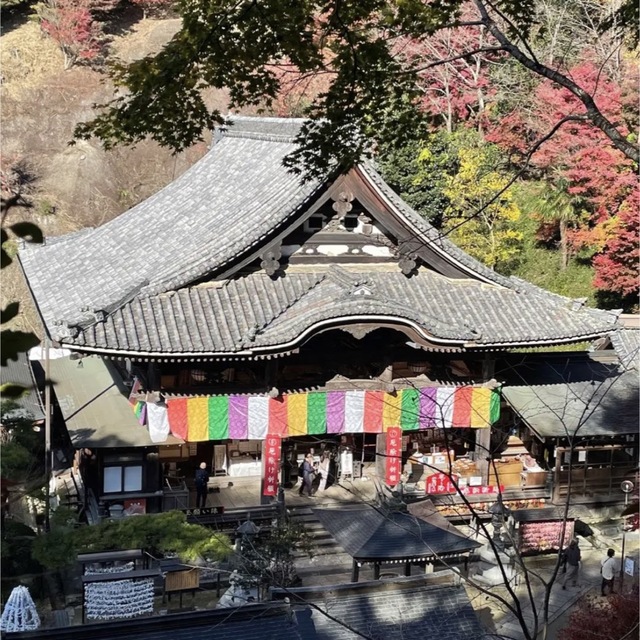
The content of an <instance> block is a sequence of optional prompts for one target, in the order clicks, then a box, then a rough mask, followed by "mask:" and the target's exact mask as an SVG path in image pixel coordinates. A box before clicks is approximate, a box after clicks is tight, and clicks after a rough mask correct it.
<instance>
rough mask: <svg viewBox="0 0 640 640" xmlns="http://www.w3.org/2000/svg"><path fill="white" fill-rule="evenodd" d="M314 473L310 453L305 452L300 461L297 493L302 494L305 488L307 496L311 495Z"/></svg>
mask: <svg viewBox="0 0 640 640" xmlns="http://www.w3.org/2000/svg"><path fill="white" fill-rule="evenodd" d="M314 473H315V470H314V468H313V456H312V455H311V454H310V453H307V455H306V456H305V459H304V462H303V463H302V484H301V485H300V491H298V495H300V496H302V495H304V490H305V489H306V490H307V495H308V496H309V497H311V496H312V491H313V476H314Z"/></svg>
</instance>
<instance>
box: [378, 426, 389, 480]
mask: <svg viewBox="0 0 640 640" xmlns="http://www.w3.org/2000/svg"><path fill="white" fill-rule="evenodd" d="M386 469H387V434H386V433H379V434H377V435H376V475H377V476H378V479H379V480H381V481H382V482H384V479H385V475H386V473H385V472H386Z"/></svg>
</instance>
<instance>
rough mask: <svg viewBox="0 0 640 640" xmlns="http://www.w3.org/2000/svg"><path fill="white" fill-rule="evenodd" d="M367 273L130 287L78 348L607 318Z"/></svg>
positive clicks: (500, 290) (244, 345) (194, 349)
mask: <svg viewBox="0 0 640 640" xmlns="http://www.w3.org/2000/svg"><path fill="white" fill-rule="evenodd" d="M391 268H392V269H393V270H388V269H387V270H375V271H374V270H371V271H368V272H367V273H362V272H361V271H359V272H358V271H350V270H349V269H348V268H347V267H344V266H341V267H338V266H332V267H330V268H329V269H328V270H327V271H325V272H320V271H313V272H311V271H309V272H304V271H300V272H295V271H293V270H292V271H291V272H287V273H286V275H285V276H284V277H282V278H277V279H275V280H274V279H272V278H270V277H269V276H267V275H266V274H264V273H261V272H259V273H253V274H251V275H246V276H243V277H238V278H235V279H232V280H227V281H223V282H216V283H208V284H204V285H198V286H195V287H189V288H184V289H181V290H179V291H176V292H170V293H163V294H159V295H156V296H139V297H137V298H135V299H134V300H133V301H131V302H129V303H127V304H125V305H124V306H123V307H122V308H120V309H118V310H117V311H115V312H114V313H112V314H111V315H110V316H109V317H108V318H107V319H106V321H105V322H104V323H98V324H95V325H92V326H90V327H89V328H87V329H86V330H85V331H83V332H82V333H81V334H80V335H79V336H78V337H77V338H76V339H75V341H74V343H75V344H76V345H78V346H80V347H85V348H91V349H98V350H101V349H105V350H106V349H114V350H118V351H123V352H131V353H160V352H162V353H168V354H171V353H174V354H178V353H188V354H191V353H193V354H212V353H225V354H231V355H232V354H234V353H239V352H247V351H256V350H258V351H259V350H261V349H262V350H266V349H269V348H272V349H275V348H276V347H278V346H282V345H285V344H288V343H292V342H295V341H296V340H298V339H299V338H300V337H301V336H304V335H306V334H308V332H309V331H310V330H311V329H312V328H313V327H317V326H319V325H320V324H322V323H325V324H326V323H327V322H331V321H339V320H340V319H341V318H348V317H351V318H354V317H357V316H370V317H377V318H379V319H380V318H383V317H384V318H387V319H391V318H396V319H397V321H398V322H403V323H405V324H407V325H411V326H414V327H417V328H418V329H419V330H422V331H423V332H424V334H425V335H429V336H431V337H432V339H433V340H435V341H440V342H442V343H447V344H451V343H457V344H464V343H467V344H474V345H478V346H491V345H501V344H506V345H510V344H518V345H520V344H540V343H544V342H550V343H554V342H562V341H577V340H580V339H584V337H586V336H593V335H597V334H598V333H600V332H602V331H604V330H606V329H607V328H609V327H611V326H612V324H613V322H614V320H615V318H614V316H612V315H610V314H605V313H601V314H598V313H597V312H596V313H594V312H593V310H589V309H584V308H582V309H579V310H573V309H571V308H570V306H569V304H568V301H567V300H566V299H564V298H560V297H557V298H553V299H550V298H541V297H540V296H538V295H536V293H535V292H529V291H514V290H513V289H507V288H504V287H500V286H497V285H487V284H483V283H481V282H478V281H476V280H471V279H468V280H462V279H458V280H453V281H452V280H450V279H448V278H446V277H444V276H441V275H439V274H437V273H435V272H433V271H429V270H427V269H422V270H420V272H419V273H418V274H416V275H415V276H413V277H411V278H407V277H406V276H404V275H403V274H402V273H400V271H399V269H397V267H394V266H392V267H391Z"/></svg>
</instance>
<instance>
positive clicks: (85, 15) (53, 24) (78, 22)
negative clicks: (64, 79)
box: [38, 0, 103, 69]
mask: <svg viewBox="0 0 640 640" xmlns="http://www.w3.org/2000/svg"><path fill="white" fill-rule="evenodd" d="M91 7H92V4H91V2H90V0H55V1H52V2H50V3H47V4H45V5H43V6H42V7H41V9H39V11H38V14H39V16H40V26H41V28H42V30H43V31H44V32H45V33H46V34H47V35H48V36H50V37H51V38H52V39H53V40H54V41H55V42H56V43H57V44H58V46H59V47H60V49H61V50H62V52H63V54H64V58H65V69H69V68H71V67H72V66H73V65H74V64H75V63H76V61H78V60H85V61H90V60H94V59H95V58H96V57H97V56H98V55H99V54H100V53H101V51H102V47H103V40H102V29H101V27H100V25H99V24H97V23H96V22H95V21H94V19H93V16H92V14H91Z"/></svg>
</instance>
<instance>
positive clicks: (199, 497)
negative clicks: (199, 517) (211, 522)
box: [195, 462, 209, 509]
mask: <svg viewBox="0 0 640 640" xmlns="http://www.w3.org/2000/svg"><path fill="white" fill-rule="evenodd" d="M195 484H196V509H202V508H203V507H204V506H205V505H206V504H207V489H208V484H209V472H208V471H207V463H206V462H201V463H200V468H199V469H198V470H197V471H196V482H195Z"/></svg>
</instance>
